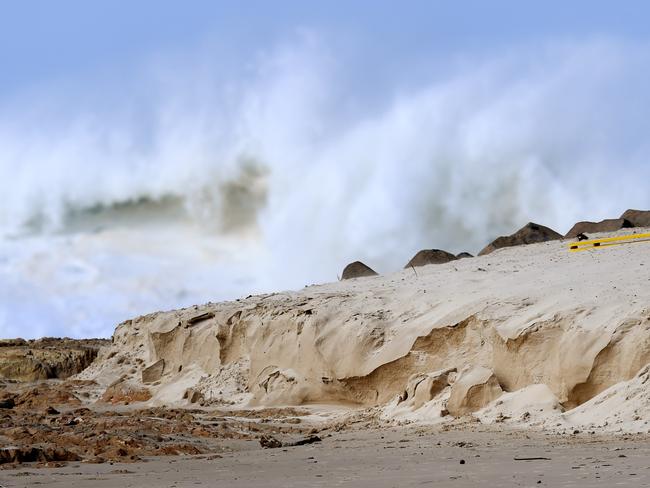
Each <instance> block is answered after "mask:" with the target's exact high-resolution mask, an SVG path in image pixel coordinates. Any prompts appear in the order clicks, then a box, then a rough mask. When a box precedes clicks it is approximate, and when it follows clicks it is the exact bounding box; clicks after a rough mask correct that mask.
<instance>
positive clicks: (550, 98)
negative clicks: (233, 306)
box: [0, 40, 650, 337]
mask: <svg viewBox="0 0 650 488" xmlns="http://www.w3.org/2000/svg"><path fill="white" fill-rule="evenodd" d="M357 61H358V60H357ZM229 63H231V64H229V66H230V68H229V69H228V70H224V69H223V66H222V65H221V64H220V61H219V59H210V60H209V61H204V62H201V63H197V65H196V66H193V65H190V66H184V69H182V70H176V69H174V67H173V66H166V67H164V68H160V67H156V69H154V70H149V71H145V72H143V73H139V74H134V77H135V78H136V79H137V82H134V84H133V86H130V87H126V88H125V89H124V90H123V91H121V90H113V91H111V90H108V89H107V90H106V96H105V97H100V96H79V97H77V96H76V95H75V94H74V93H73V92H74V90H73V89H72V88H74V85H73V86H72V88H71V86H67V87H66V86H64V87H63V88H61V87H45V89H43V90H42V91H41V92H38V93H30V94H26V95H24V96H23V97H18V98H17V99H16V100H15V101H14V102H13V103H11V104H8V103H5V104H4V105H0V195H2V204H1V206H0V336H1V337H14V336H22V337H38V336H43V335H57V336H58V335H66V336H71V337H88V336H109V335H110V334H111V333H112V331H113V329H114V327H115V325H116V324H117V323H118V322H120V321H122V320H125V319H127V318H130V317H132V316H134V315H137V314H141V313H147V312H151V311H155V310H160V309H172V308H175V307H179V306H186V305H191V304H194V303H201V302H206V301H217V300H223V299H232V298H236V297H240V296H246V295H248V294H251V293H258V292H264V291H277V290H282V289H296V288H301V287H303V286H305V285H307V284H311V283H318V282H323V281H333V280H336V279H337V275H338V274H339V273H340V272H341V270H342V268H343V266H344V265H345V264H347V263H348V262H350V261H353V260H356V259H361V260H363V261H364V262H366V263H367V264H369V265H370V266H371V267H373V268H375V269H376V270H377V271H379V272H390V271H393V270H397V269H400V268H401V267H402V266H403V265H404V263H406V262H407V261H408V260H409V259H410V257H411V256H412V255H413V254H414V253H415V252H416V251H418V250H419V249H422V248H432V247H433V248H441V249H446V250H449V251H452V252H460V251H469V252H472V253H476V252H477V251H479V250H480V249H481V248H482V247H483V246H484V245H485V244H486V243H487V242H489V241H490V240H492V239H493V238H495V237H496V236H498V235H500V234H504V233H511V232H513V231H514V230H516V229H517V228H519V227H520V226H522V225H523V224H525V223H526V222H528V221H536V222H538V223H541V224H545V225H548V226H551V227H553V228H555V229H556V230H558V231H560V232H562V233H564V232H566V231H567V230H568V229H569V228H570V226H571V225H572V224H573V223H574V222H575V221H577V220H583V219H592V220H596V219H602V218H607V217H617V216H619V215H620V214H621V213H622V212H623V211H624V210H625V209H626V208H629V207H632V208H650V192H648V181H650V164H649V163H648V156H649V155H650V151H649V147H648V144H649V143H650V138H649V137H648V127H649V124H648V121H647V114H648V113H650V112H649V111H648V108H649V107H650V103H649V102H650V92H649V91H648V90H647V78H648V73H649V69H648V68H649V67H650V49H648V48H647V47H646V46H645V45H630V44H621V43H617V42H614V41H611V40H591V41H588V42H574V43H565V44H555V45H543V46H541V45H540V46H528V47H525V48H521V49H515V50H512V51H511V52H508V53H505V54H504V53H499V54H498V55H496V54H493V55H490V54H489V53H488V54H483V55H481V56H480V57H476V58H475V59H471V58H465V59H462V60H456V61H454V62H451V61H449V60H446V61H445V62H444V63H443V62H440V65H439V66H438V65H436V63H437V61H436V60H435V59H434V60H431V59H426V60H421V63H425V64H426V63H429V64H432V65H436V66H435V68H436V69H431V70H429V71H428V72H427V73H429V74H427V75H426V76H423V75H421V74H420V75H419V76H417V79H415V78H416V77H415V75H412V74H411V73H409V72H408V70H406V71H404V72H397V73H393V74H392V75H391V77H388V78H386V79H382V80H378V81H377V83H374V82H373V80H369V79H364V77H363V70H364V66H363V63H362V62H351V61H349V60H345V59H343V60H340V59H338V58H337V56H335V53H334V52H332V51H331V50H329V49H328V47H327V45H323V44H322V43H314V42H312V41H309V40H307V41H304V42H296V43H292V44H291V45H281V46H277V47H274V48H271V49H269V50H268V51H266V52H264V53H263V54H262V55H258V56H255V57H253V58H251V59H242V60H236V62H235V64H234V66H235V67H234V68H232V60H231V61H229ZM143 87H145V88H146V89H144V88H143ZM97 90H98V92H100V93H104V92H103V91H102V90H103V88H102V87H101V86H100V87H99V88H97ZM71 93H73V94H71Z"/></svg>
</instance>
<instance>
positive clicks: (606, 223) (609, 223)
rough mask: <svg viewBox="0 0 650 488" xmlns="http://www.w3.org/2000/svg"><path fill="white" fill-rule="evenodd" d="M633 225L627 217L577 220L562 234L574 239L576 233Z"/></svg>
mask: <svg viewBox="0 0 650 488" xmlns="http://www.w3.org/2000/svg"><path fill="white" fill-rule="evenodd" d="M629 227H634V226H633V225H632V222H630V221H629V220H627V219H605V220H601V221H600V222H588V221H585V222H578V223H577V224H575V225H574V226H573V227H571V230H570V231H569V232H567V233H566V235H565V236H564V237H565V238H567V239H575V238H576V237H578V234H592V233H594V232H614V231H617V230H619V229H626V228H629Z"/></svg>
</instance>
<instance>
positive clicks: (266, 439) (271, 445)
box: [260, 435, 282, 449]
mask: <svg viewBox="0 0 650 488" xmlns="http://www.w3.org/2000/svg"><path fill="white" fill-rule="evenodd" d="M260 446H262V447H263V448H265V449H276V448H278V447H282V442H280V441H279V440H277V439H276V438H275V437H273V436H270V435H263V436H262V437H260Z"/></svg>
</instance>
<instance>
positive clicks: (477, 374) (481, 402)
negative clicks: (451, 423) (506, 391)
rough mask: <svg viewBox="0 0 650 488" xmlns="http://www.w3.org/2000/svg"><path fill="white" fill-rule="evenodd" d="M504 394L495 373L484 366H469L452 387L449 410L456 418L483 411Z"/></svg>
mask: <svg viewBox="0 0 650 488" xmlns="http://www.w3.org/2000/svg"><path fill="white" fill-rule="evenodd" d="M502 394H503V390H502V389H501V385H499V381H498V380H497V377H496V376H495V375H494V372H493V371H492V370H491V369H488V368H485V367H483V366H468V367H466V368H465V369H463V371H461V372H460V373H459V375H458V378H457V379H456V381H455V382H454V384H453V385H452V386H451V395H450V396H449V401H448V402H447V410H448V411H449V413H450V414H451V415H453V416H454V417H462V416H463V415H467V414H468V413H472V412H476V411H477V410H480V409H482V408H483V407H485V406H486V405H488V404H489V403H490V402H492V401H494V400H496V399H497V398H499V397H500V396H501V395H502Z"/></svg>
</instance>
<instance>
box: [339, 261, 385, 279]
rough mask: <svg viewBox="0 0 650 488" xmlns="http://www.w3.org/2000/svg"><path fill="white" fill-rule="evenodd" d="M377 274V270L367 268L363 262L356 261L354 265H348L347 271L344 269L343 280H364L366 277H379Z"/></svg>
mask: <svg viewBox="0 0 650 488" xmlns="http://www.w3.org/2000/svg"><path fill="white" fill-rule="evenodd" d="M377 274H378V273H377V272H376V271H375V270H373V269H372V268H370V267H368V266H366V265H365V264H363V263H362V262H361V261H355V262H354V263H350V264H348V265H347V266H346V267H345V269H343V274H342V275H341V279H342V280H349V279H352V278H363V277H365V276H377Z"/></svg>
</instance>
